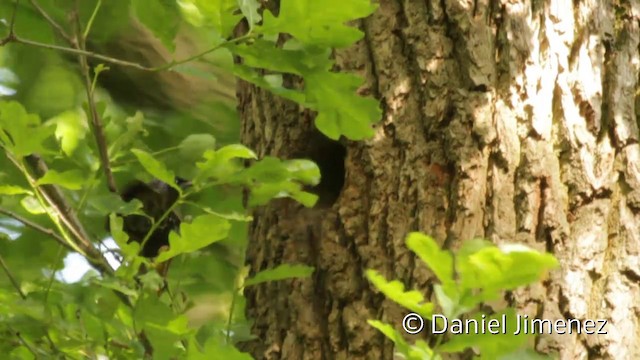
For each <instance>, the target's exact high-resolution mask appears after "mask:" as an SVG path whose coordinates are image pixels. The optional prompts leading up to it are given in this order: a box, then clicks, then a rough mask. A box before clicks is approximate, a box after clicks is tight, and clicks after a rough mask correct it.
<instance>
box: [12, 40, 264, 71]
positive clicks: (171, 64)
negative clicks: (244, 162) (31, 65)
mask: <svg viewBox="0 0 640 360" xmlns="http://www.w3.org/2000/svg"><path fill="white" fill-rule="evenodd" d="M253 37H254V35H251V34H247V35H243V36H240V37H237V38H234V39H231V40H228V41H225V42H223V43H221V44H218V45H216V46H213V47H211V48H209V49H207V50H205V51H203V52H201V53H198V54H196V55H193V56H190V57H188V58H186V59H182V60H178V61H175V60H174V61H170V62H168V63H166V64H164V65H160V66H155V67H149V66H144V65H140V64H138V63H136V62H132V61H127V60H122V59H117V58H114V57H110V56H106V55H102V54H98V53H95V52H93V51H87V50H82V49H75V48H70V47H66V46H59V45H54V44H47V43H41V42H38V41H32V40H29V39H25V38H22V37H19V36H17V35H15V34H10V35H8V36H6V37H5V38H3V39H2V40H0V46H3V45H5V44H7V43H10V42H13V43H17V44H23V45H29V46H34V47H40V48H44V49H50V50H56V51H61V52H66V53H70V54H75V55H84V56H86V57H88V58H92V59H97V60H101V61H104V62H105V63H109V64H114V65H120V66H124V67H130V68H134V69H138V70H142V71H150V72H157V71H165V70H171V69H172V68H174V67H176V66H178V65H182V64H184V63H188V62H191V61H194V60H197V59H199V58H201V57H203V56H205V55H207V54H209V53H211V52H214V51H216V50H219V49H221V48H223V47H225V46H227V45H231V44H237V43H240V42H243V41H246V40H249V39H252V38H253Z"/></svg>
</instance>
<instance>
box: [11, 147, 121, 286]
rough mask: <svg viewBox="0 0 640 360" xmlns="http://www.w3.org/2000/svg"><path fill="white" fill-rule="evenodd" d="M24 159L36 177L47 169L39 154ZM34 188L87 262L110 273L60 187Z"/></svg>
mask: <svg viewBox="0 0 640 360" xmlns="http://www.w3.org/2000/svg"><path fill="white" fill-rule="evenodd" d="M25 159H26V161H27V163H28V164H29V165H30V167H31V168H32V169H33V171H34V172H35V174H36V176H37V177H38V178H39V177H42V176H43V175H44V174H45V173H46V172H47V171H48V167H47V164H45V162H44V160H42V158H41V157H40V156H38V155H35V154H32V155H29V156H27V157H26V158H25ZM12 161H13V160H12ZM26 175H29V174H26ZM31 180H33V179H31ZM31 180H30V182H31ZM36 188H37V190H38V191H40V193H41V194H42V195H43V196H44V198H45V199H46V200H47V203H48V204H50V206H51V207H52V208H53V209H54V210H55V211H56V213H57V214H58V216H59V217H60V219H61V220H62V222H63V223H64V225H65V226H66V227H67V228H68V229H69V230H70V231H71V232H72V233H73V235H74V237H75V238H76V239H77V240H78V245H79V246H81V248H82V250H83V251H84V252H85V253H86V254H87V255H88V256H87V260H89V263H91V264H92V265H94V266H95V267H96V269H98V271H100V272H101V273H108V274H112V273H113V268H111V266H110V265H109V262H108V261H107V260H106V259H105V258H104V256H103V255H102V253H100V251H98V250H97V249H96V248H95V247H94V246H93V244H92V243H91V240H90V237H89V235H88V233H87V231H86V230H85V229H84V227H83V226H82V223H81V222H80V220H79V219H78V217H77V216H76V214H75V213H74V212H73V209H72V208H71V205H69V203H68V202H67V200H66V199H65V197H64V195H63V194H62V191H61V190H60V188H58V187H57V186H55V185H41V186H36Z"/></svg>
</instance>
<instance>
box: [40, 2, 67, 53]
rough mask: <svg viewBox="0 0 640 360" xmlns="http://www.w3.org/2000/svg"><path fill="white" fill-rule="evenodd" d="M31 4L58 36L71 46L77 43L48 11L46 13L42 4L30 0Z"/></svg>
mask: <svg viewBox="0 0 640 360" xmlns="http://www.w3.org/2000/svg"><path fill="white" fill-rule="evenodd" d="M29 2H30V3H31V6H33V7H34V8H35V9H36V10H38V12H39V13H40V16H42V17H43V18H44V19H45V20H47V22H48V23H49V25H50V26H51V27H52V28H54V29H55V30H56V31H57V32H58V35H60V36H61V37H62V38H63V39H64V40H65V41H66V42H68V43H69V44H70V45H73V44H74V43H75V42H74V41H73V39H72V38H71V37H70V36H69V35H68V34H67V33H66V31H64V29H63V28H62V26H60V24H58V23H57V22H56V21H55V20H54V19H53V18H52V17H51V16H50V15H49V14H48V13H47V12H46V11H44V9H43V8H42V7H41V6H40V4H38V2H37V1H36V0H29Z"/></svg>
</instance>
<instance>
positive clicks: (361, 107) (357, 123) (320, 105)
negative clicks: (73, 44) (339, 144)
mask: <svg viewBox="0 0 640 360" xmlns="http://www.w3.org/2000/svg"><path fill="white" fill-rule="evenodd" d="M305 82H306V84H307V86H306V88H305V89H307V100H308V101H309V100H312V101H314V102H316V103H317V105H316V106H315V108H316V109H317V110H318V116H317V117H316V126H317V127H318V129H319V130H320V131H322V132H323V133H324V134H325V135H327V136H328V137H329V138H331V139H334V140H337V139H338V138H339V137H340V135H345V136H346V137H347V138H349V139H352V140H363V139H366V138H369V137H371V136H373V128H372V127H371V125H372V124H373V123H375V122H377V121H378V120H380V116H381V115H382V112H381V111H380V108H379V105H378V101H377V100H376V99H374V98H371V97H362V96H359V95H357V94H356V91H357V89H358V87H359V86H360V85H361V84H362V79H361V78H359V77H357V76H355V75H350V74H343V73H332V72H326V73H323V74H313V75H309V76H305Z"/></svg>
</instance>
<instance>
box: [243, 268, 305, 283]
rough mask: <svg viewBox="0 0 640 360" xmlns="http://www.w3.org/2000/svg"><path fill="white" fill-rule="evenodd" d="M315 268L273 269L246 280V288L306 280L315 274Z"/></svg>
mask: <svg viewBox="0 0 640 360" xmlns="http://www.w3.org/2000/svg"><path fill="white" fill-rule="evenodd" d="M313 271H314V268H313V267H310V266H306V265H292V264H282V265H279V266H277V267H275V268H273V269H267V270H263V271H260V272H259V273H257V274H255V275H254V276H253V277H252V278H250V279H247V280H245V282H244V286H245V287H246V286H252V285H257V284H262V283H265V282H269V281H279V280H285V279H293V278H306V277H309V276H311V274H313Z"/></svg>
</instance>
